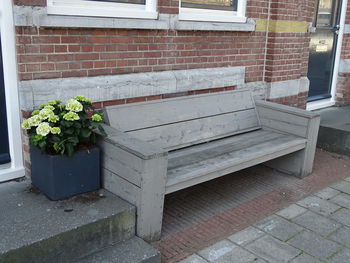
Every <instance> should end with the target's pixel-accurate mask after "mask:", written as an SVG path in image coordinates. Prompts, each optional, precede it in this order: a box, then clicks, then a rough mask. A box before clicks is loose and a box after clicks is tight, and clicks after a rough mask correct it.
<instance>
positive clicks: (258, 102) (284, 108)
mask: <svg viewBox="0 0 350 263" xmlns="http://www.w3.org/2000/svg"><path fill="white" fill-rule="evenodd" d="M255 105H256V106H257V107H263V108H268V109H273V110H277V111H280V112H285V113H289V114H292V115H296V116H300V117H304V118H309V119H312V118H317V117H319V116H320V114H319V113H316V112H312V111H307V110H302V109H299V108H295V107H291V106H286V105H282V104H278V103H274V102H269V101H264V100H256V101H255Z"/></svg>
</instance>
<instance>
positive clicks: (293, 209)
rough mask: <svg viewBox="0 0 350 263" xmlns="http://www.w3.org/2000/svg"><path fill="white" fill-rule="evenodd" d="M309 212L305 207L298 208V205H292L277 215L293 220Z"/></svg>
mask: <svg viewBox="0 0 350 263" xmlns="http://www.w3.org/2000/svg"><path fill="white" fill-rule="evenodd" d="M306 211H307V210H306V209H305V208H304V207H301V206H298V205H296V204H292V205H290V206H288V207H287V208H284V209H282V210H280V211H278V212H277V213H276V215H279V216H282V217H284V218H286V219H292V218H294V217H297V216H299V215H301V214H302V213H305V212H306Z"/></svg>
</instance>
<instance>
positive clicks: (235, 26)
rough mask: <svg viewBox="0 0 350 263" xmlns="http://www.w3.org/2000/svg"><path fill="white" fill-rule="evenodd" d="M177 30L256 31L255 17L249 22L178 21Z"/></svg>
mask: <svg viewBox="0 0 350 263" xmlns="http://www.w3.org/2000/svg"><path fill="white" fill-rule="evenodd" d="M174 29H176V30H184V31H185V30H188V31H189V30H208V31H255V21H254V19H248V21H247V23H218V22H197V21H176V22H175V25H174Z"/></svg>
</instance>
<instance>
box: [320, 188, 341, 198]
mask: <svg viewBox="0 0 350 263" xmlns="http://www.w3.org/2000/svg"><path fill="white" fill-rule="evenodd" d="M339 193H340V191H338V190H335V189H333V188H330V187H326V188H325V189H322V190H321V191H318V192H317V193H315V194H314V195H316V196H318V197H319V198H322V199H325V200H329V199H331V198H333V197H334V196H336V195H338V194H339Z"/></svg>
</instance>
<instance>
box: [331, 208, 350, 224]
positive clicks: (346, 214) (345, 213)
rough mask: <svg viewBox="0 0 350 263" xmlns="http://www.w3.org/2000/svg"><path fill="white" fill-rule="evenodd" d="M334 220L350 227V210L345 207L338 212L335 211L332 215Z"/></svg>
mask: <svg viewBox="0 0 350 263" xmlns="http://www.w3.org/2000/svg"><path fill="white" fill-rule="evenodd" d="M331 217H332V218H333V219H334V220H336V221H338V222H340V223H342V224H344V225H346V226H348V227H350V210H349V209H346V208H343V209H340V210H338V211H337V212H335V213H334V214H333V215H332V216H331Z"/></svg>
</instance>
